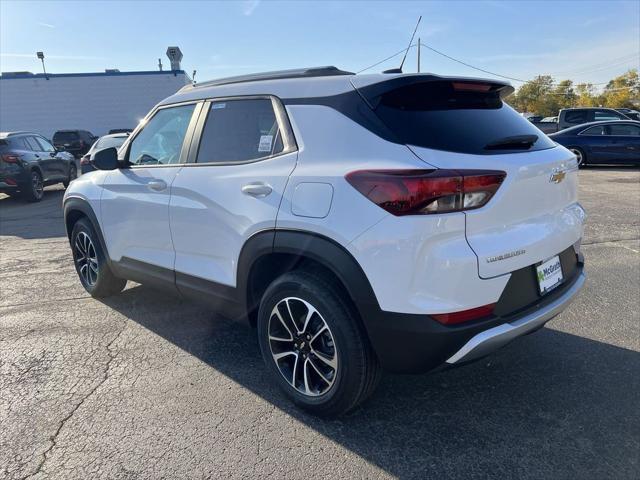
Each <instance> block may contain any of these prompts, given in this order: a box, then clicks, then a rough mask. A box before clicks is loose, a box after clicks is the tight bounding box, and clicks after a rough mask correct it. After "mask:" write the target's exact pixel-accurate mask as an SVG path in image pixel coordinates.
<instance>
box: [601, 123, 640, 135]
mask: <svg viewBox="0 0 640 480" xmlns="http://www.w3.org/2000/svg"><path fill="white" fill-rule="evenodd" d="M608 128H609V135H624V136H625V137H626V136H631V137H638V136H640V127H638V126H636V125H627V124H621V125H608Z"/></svg>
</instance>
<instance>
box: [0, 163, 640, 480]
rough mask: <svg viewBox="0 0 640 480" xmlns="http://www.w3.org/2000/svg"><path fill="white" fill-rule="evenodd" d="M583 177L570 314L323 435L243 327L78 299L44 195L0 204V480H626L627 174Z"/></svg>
mask: <svg viewBox="0 0 640 480" xmlns="http://www.w3.org/2000/svg"><path fill="white" fill-rule="evenodd" d="M580 177H581V178H580V179H581V194H580V195H581V198H580V201H581V202H582V204H583V205H584V206H585V208H586V210H587V213H588V219H587V226H586V231H585V238H584V247H583V251H584V253H585V256H586V261H587V273H588V276H589V278H588V282H587V285H586V287H585V289H584V291H583V292H582V293H581V294H580V296H579V298H578V299H577V300H576V301H575V303H574V304H573V305H572V306H571V308H570V309H569V310H568V311H566V312H564V313H563V314H561V315H560V316H559V317H557V318H556V319H554V320H553V321H552V322H550V323H549V324H548V325H547V327H546V328H544V329H542V330H541V331H540V332H537V333H536V334H534V335H529V336H527V337H524V338H522V339H519V340H518V341H516V342H515V343H513V344H511V345H509V346H507V347H506V348H504V349H502V350H500V351H499V352H496V353H495V354H493V355H491V356H489V357H487V358H485V359H484V360H481V361H479V362H476V363H474V364H471V365H468V366H465V367H461V368H456V369H451V370H448V371H439V372H436V373H431V374H428V375H421V376H394V375H386V376H384V378H383V380H382V382H381V384H380V387H379V388H378V390H377V392H376V393H375V394H374V396H373V397H372V398H371V400H370V401H368V402H367V403H366V404H365V405H363V406H362V407H361V408H359V409H358V410H356V411H355V412H353V413H351V414H350V415H349V416H347V417H345V418H342V419H340V420H335V421H325V420H320V419H317V418H314V417H311V416H309V415H306V414H304V413H302V412H300V411H298V410H297V409H295V407H293V406H291V405H290V404H289V403H288V402H287V401H286V400H285V399H284V397H283V396H282V395H281V394H280V392H279V391H278V390H277V388H275V387H274V386H273V385H272V384H271V383H270V382H269V380H268V378H266V375H265V374H266V371H265V369H264V367H263V365H262V360H261V358H260V355H259V350H258V346H257V342H256V339H255V333H254V332H253V331H252V330H250V329H249V328H247V327H244V326H242V325H239V324H235V323H233V322H231V321H228V320H226V319H224V318H221V317H218V316H216V315H215V314H214V313H212V312H211V311H210V310H208V309H207V308H206V307H203V306H200V305H197V304H193V303H189V302H187V301H183V300H181V299H179V298H173V297H170V296H167V295H166V294H164V293H158V292H156V291H154V290H152V289H150V288H147V287H144V286H140V285H137V284H134V283H131V282H130V283H129V285H128V286H127V290H125V292H123V293H122V294H121V295H118V296H116V297H112V298H109V299H106V300H103V301H98V300H94V299H92V298H90V297H89V296H88V295H87V294H86V293H85V291H84V290H83V289H82V287H81V285H80V282H79V281H78V279H77V277H76V273H75V270H74V268H73V264H72V260H71V253H70V249H69V246H68V242H67V239H66V236H65V233H64V227H63V224H62V212H61V208H60V207H61V205H60V204H61V201H62V190H60V188H57V187H51V188H48V189H47V192H46V195H45V199H44V200H43V202H41V203H39V204H26V203H22V202H20V201H16V200H13V199H9V198H8V197H6V196H4V195H0V478H6V479H24V478H33V479H45V478H56V479H57V478H63V479H76V478H77V479H86V478H98V479H99V478H118V479H120V478H124V479H133V478H135V479H138V478H139V479H147V478H149V479H155V478H268V477H272V478H310V477H313V478H354V479H357V478H465V479H466V478H530V479H540V478H553V479H562V478H581V479H590V478H591V479H602V478H617V479H627V478H629V479H631V478H638V472H639V471H640V465H639V463H640V415H638V411H640V353H639V352H640V313H639V311H640V172H638V170H637V169H636V170H634V169H625V168H619V169H613V168H590V169H586V170H583V171H581V172H580Z"/></svg>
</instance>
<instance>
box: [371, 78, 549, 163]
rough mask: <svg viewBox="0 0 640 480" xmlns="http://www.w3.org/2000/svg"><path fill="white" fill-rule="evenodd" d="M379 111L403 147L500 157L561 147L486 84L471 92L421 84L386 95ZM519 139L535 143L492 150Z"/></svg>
mask: <svg viewBox="0 0 640 480" xmlns="http://www.w3.org/2000/svg"><path fill="white" fill-rule="evenodd" d="M483 87H486V88H483ZM375 112H376V114H377V115H378V117H379V118H380V119H381V120H382V121H383V122H384V123H385V124H386V125H387V127H388V128H390V129H391V130H392V131H393V132H394V133H395V135H396V136H397V137H398V138H399V139H400V141H402V143H406V144H409V145H415V146H418V147H425V148H432V149H436V150H446V151H450V152H459V153H473V154H496V153H509V152H513V151H531V150H541V149H545V148H553V147H554V146H555V145H554V143H553V142H552V141H551V140H550V139H548V138H547V137H546V136H545V135H544V134H543V133H542V132H540V130H538V129H537V128H536V127H535V126H534V125H532V124H531V122H529V121H528V120H527V119H526V118H524V117H522V116H521V115H519V114H518V113H517V112H516V111H515V110H513V109H512V108H511V107H510V106H509V105H507V104H506V103H504V102H503V101H502V99H501V98H500V95H499V93H498V92H494V91H490V90H489V89H488V86H484V85H478V89H477V90H471V89H470V87H466V86H460V84H458V83H455V82H451V81H435V82H425V83H416V84H412V85H408V86H404V87H400V88H397V89H395V90H392V91H391V92H387V93H385V94H383V95H382V96H381V97H380V100H379V103H378V105H377V107H376V108H375ZM518 137H520V138H522V137H524V138H528V139H530V140H531V143H530V144H529V145H527V146H526V147H520V148H517V147H514V148H513V149H510V148H500V149H499V150H496V149H490V148H487V147H488V146H490V145H495V144H499V143H500V142H502V141H505V142H508V139H512V138H518Z"/></svg>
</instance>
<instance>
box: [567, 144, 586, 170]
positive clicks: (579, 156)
mask: <svg viewBox="0 0 640 480" xmlns="http://www.w3.org/2000/svg"><path fill="white" fill-rule="evenodd" d="M569 150H570V151H571V153H573V154H574V155H575V156H576V161H577V162H578V166H580V165H582V162H583V160H584V159H583V158H582V152H581V151H580V150H578V149H577V148H571V149H569Z"/></svg>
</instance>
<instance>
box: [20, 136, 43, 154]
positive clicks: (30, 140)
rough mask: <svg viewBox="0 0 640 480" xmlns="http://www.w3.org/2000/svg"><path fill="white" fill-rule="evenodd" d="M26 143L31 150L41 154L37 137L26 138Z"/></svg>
mask: <svg viewBox="0 0 640 480" xmlns="http://www.w3.org/2000/svg"><path fill="white" fill-rule="evenodd" d="M24 141H25V142H26V143H27V145H29V148H30V149H31V150H33V151H34V152H40V151H41V150H40V144H39V143H38V142H37V141H36V139H35V137H24Z"/></svg>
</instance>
